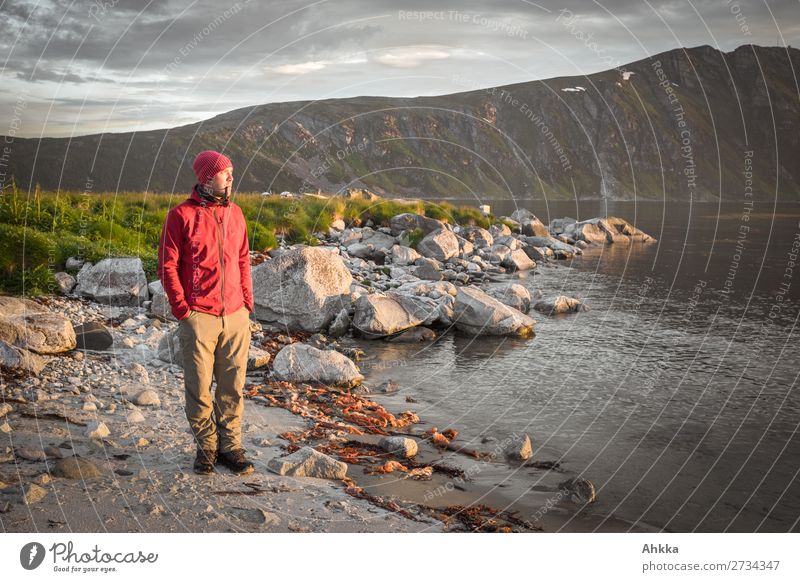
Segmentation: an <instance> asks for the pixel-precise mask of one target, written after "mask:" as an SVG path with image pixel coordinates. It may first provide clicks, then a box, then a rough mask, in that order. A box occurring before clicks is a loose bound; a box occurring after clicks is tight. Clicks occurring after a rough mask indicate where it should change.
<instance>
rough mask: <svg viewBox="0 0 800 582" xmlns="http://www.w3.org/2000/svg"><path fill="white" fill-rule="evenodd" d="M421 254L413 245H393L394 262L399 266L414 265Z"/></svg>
mask: <svg viewBox="0 0 800 582" xmlns="http://www.w3.org/2000/svg"><path fill="white" fill-rule="evenodd" d="M419 257H420V254H419V253H418V252H417V251H415V250H414V249H412V248H411V247H404V246H402V245H394V246H393V247H392V263H393V264H395V265H398V266H401V267H402V266H405V265H412V264H413V263H414V261H416V260H417V259H418V258H419Z"/></svg>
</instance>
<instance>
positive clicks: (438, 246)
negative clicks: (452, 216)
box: [417, 228, 458, 263]
mask: <svg viewBox="0 0 800 582" xmlns="http://www.w3.org/2000/svg"><path fill="white" fill-rule="evenodd" d="M417 252H418V253H419V254H421V255H422V256H423V257H428V258H430V259H436V260H437V261H440V262H442V263H443V262H445V261H446V260H448V259H450V258H452V257H455V256H457V255H458V238H457V237H456V235H454V234H453V232H452V231H450V230H447V229H444V228H440V229H439V230H435V231H433V232H431V233H430V234H428V235H426V236H425V238H423V239H422V240H421V241H419V243H417Z"/></svg>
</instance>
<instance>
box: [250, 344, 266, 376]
mask: <svg viewBox="0 0 800 582" xmlns="http://www.w3.org/2000/svg"><path fill="white" fill-rule="evenodd" d="M271 357H272V356H270V354H269V352H268V351H267V350H262V349H261V348H259V347H256V346H250V351H249V353H248V354H247V370H248V371H253V370H257V369H258V368H263V367H264V366H266V365H267V364H269V360H270V358H271Z"/></svg>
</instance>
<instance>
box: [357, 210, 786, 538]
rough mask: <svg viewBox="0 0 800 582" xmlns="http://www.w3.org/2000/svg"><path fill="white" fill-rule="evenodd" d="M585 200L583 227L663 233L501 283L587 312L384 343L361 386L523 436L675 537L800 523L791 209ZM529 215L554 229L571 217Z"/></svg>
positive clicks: (468, 425)
mask: <svg viewBox="0 0 800 582" xmlns="http://www.w3.org/2000/svg"><path fill="white" fill-rule="evenodd" d="M491 204H492V205H493V211H494V212H495V214H503V213H506V212H508V213H510V212H511V211H513V204H512V205H510V206H509V207H508V208H507V209H503V208H500V207H498V203H497V202H491ZM586 206H587V207H586V208H581V214H580V216H579V218H588V217H590V216H596V215H601V214H610V215H617V216H621V217H623V218H626V219H628V220H631V221H632V222H635V224H636V226H637V227H639V228H641V229H643V230H645V231H646V232H649V233H652V234H653V235H654V236H656V237H657V238H658V239H659V241H658V243H657V244H652V245H636V246H622V245H617V246H609V247H606V248H603V249H600V248H595V249H592V250H591V251H590V252H587V253H586V254H585V255H584V256H583V257H582V258H580V259H577V260H575V261H573V262H572V263H571V264H565V263H559V264H557V265H554V266H542V267H540V269H539V270H538V271H537V273H536V274H535V275H528V276H522V277H519V278H516V277H513V276H509V281H513V282H520V283H522V284H523V285H525V286H527V287H528V288H530V289H531V290H536V289H539V290H541V291H542V292H543V293H544V294H545V295H551V294H561V293H563V294H567V295H571V296H575V297H580V298H581V299H583V300H584V301H585V302H586V303H587V304H588V305H589V306H590V307H591V310H590V311H588V312H584V313H579V314H572V315H567V316H557V317H552V318H548V317H546V316H544V315H542V314H535V318H536V319H537V321H538V325H537V330H536V331H537V336H536V338H535V339H533V340H517V339H509V338H481V339H478V340H476V339H473V338H468V337H464V336H460V335H454V334H447V335H445V336H443V337H441V338H440V339H439V340H438V341H437V342H436V343H434V344H431V345H426V346H420V345H410V346H409V345H395V344H384V343H381V342H377V343H375V344H372V345H373V348H375V347H378V346H379V347H378V349H377V350H375V349H371V350H370V351H371V352H372V353H376V352H377V356H376V358H375V360H373V361H371V362H367V363H366V366H365V367H364V371H365V373H366V375H367V378H368V381H370V383H377V382H380V381H382V380H383V379H387V378H392V379H394V380H396V381H398V382H399V383H400V384H401V386H402V387H403V391H404V393H406V394H412V395H413V396H414V398H415V399H417V400H418V401H419V402H420V405H419V406H418V412H419V413H420V416H422V417H423V418H431V419H434V420H436V419H438V420H437V422H440V423H441V424H442V425H446V426H454V427H458V428H459V429H461V430H462V431H464V434H465V435H466V436H467V437H468V438H469V437H477V436H478V435H483V434H488V435H493V436H496V437H498V438H502V437H503V436H505V435H508V434H511V433H513V432H518V431H527V432H529V433H530V434H531V436H532V437H533V439H534V443H535V448H536V449H538V450H539V451H540V454H541V455H544V456H546V457H547V458H561V459H563V462H564V464H565V466H566V467H567V468H568V469H569V470H570V471H572V472H575V473H582V474H583V475H584V476H586V477H587V478H590V479H591V480H593V481H594V482H595V484H596V485H597V487H598V497H599V500H600V501H599V504H598V507H597V509H598V511H601V512H606V513H614V514H616V515H617V516H619V517H622V518H625V519H628V520H630V521H636V520H642V521H644V522H646V523H650V524H653V525H656V526H658V527H665V528H668V529H672V530H678V531H692V530H697V531H789V530H794V531H797V530H798V519H799V518H800V485H798V481H797V475H798V470H800V441H799V440H798V434H797V431H798V423H800V395H798V391H797V389H796V384H797V375H798V371H800V358H799V357H798V354H797V350H796V349H795V348H796V341H795V340H796V332H795V325H796V323H797V317H798V312H799V310H798V298H799V297H800V266H798V267H797V273H798V276H795V271H794V270H792V268H791V260H792V259H791V254H792V252H793V249H792V244H793V241H794V240H795V236H798V234H799V233H800V228H798V223H797V217H798V207H797V206H788V207H779V208H778V209H777V211H776V212H775V213H774V214H773V212H772V208H771V206H770V207H768V208H766V209H764V208H759V209H757V211H756V212H754V213H753V214H752V215H751V216H750V219H749V221H747V222H743V221H742V220H741V212H740V211H739V209H738V208H736V207H735V205H723V207H722V210H721V213H718V212H717V210H718V209H717V205H716V204H714V205H708V204H706V205H697V204H696V205H695V206H694V208H691V209H690V208H689V206H688V205H677V204H673V205H668V206H664V205H663V204H661V203H658V204H652V203H651V204H643V203H639V204H636V205H634V204H633V203H617V204H616V205H614V206H609V207H608V208H605V207H604V205H602V204H601V203H597V202H594V203H589V204H587V205H586ZM529 207H530V208H531V210H533V211H534V212H537V213H539V216H540V217H541V218H542V219H543V220H545V222H546V221H547V220H549V219H550V218H556V217H561V216H564V215H571V216H573V217H574V216H575V215H576V212H575V210H574V206H573V210H572V212H570V211H569V210H568V209H563V208H558V207H557V205H554V204H553V203H550V205H549V208H548V209H547V210H548V211H549V216H548V214H546V213H545V212H544V211H543V210H542V209H540V208H537V207H536V205H533V206H529ZM690 211H691V213H690ZM546 219H547V220H546ZM742 225H746V226H747V227H748V229H747V230H746V231H745V230H744V229H741V227H742ZM742 232H746V236H745V237H744V238H743V237H742ZM798 240H800V239H798ZM795 251H796V248H795ZM796 258H797V257H796ZM734 264H735V268H734ZM497 284H498V285H502V284H505V283H497Z"/></svg>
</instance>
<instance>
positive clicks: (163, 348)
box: [157, 329, 183, 366]
mask: <svg viewBox="0 0 800 582" xmlns="http://www.w3.org/2000/svg"><path fill="white" fill-rule="evenodd" d="M157 352H158V359H159V360H161V361H162V362H167V363H168V364H178V365H179V366H183V356H182V354H181V339H180V334H179V333H178V330H177V329H175V330H173V331H171V332H169V333H165V334H164V335H163V336H162V337H161V339H160V340H159V342H158V348H157Z"/></svg>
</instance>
